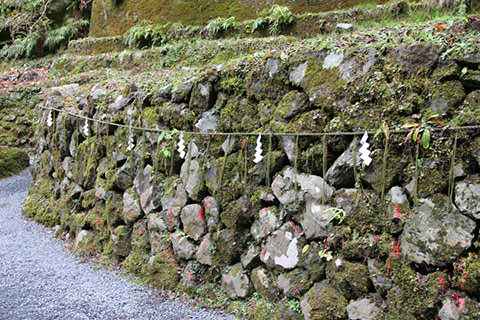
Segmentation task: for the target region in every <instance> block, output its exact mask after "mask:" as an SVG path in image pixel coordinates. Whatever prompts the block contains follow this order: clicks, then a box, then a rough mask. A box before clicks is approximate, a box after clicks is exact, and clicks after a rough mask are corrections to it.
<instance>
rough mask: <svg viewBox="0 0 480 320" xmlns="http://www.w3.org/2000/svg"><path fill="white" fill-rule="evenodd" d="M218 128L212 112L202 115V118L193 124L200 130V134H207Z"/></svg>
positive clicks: (215, 117)
mask: <svg viewBox="0 0 480 320" xmlns="http://www.w3.org/2000/svg"><path fill="white" fill-rule="evenodd" d="M217 126H218V117H217V116H216V115H215V114H214V111H207V112H204V113H202V117H201V118H200V120H198V122H197V123H196V124H195V127H196V128H198V130H200V132H208V131H213V132H215V130H216V129H217Z"/></svg>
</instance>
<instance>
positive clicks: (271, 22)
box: [251, 5, 295, 34]
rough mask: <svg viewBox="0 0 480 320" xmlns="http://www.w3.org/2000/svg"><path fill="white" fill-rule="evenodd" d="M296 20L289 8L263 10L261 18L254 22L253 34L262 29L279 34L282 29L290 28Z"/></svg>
mask: <svg viewBox="0 0 480 320" xmlns="http://www.w3.org/2000/svg"><path fill="white" fill-rule="evenodd" d="M294 20H295V16H294V14H293V13H292V12H291V11H290V9H289V8H288V7H284V6H279V5H274V6H273V7H272V8H270V9H265V10H263V11H262V12H261V13H260V15H259V17H258V18H257V19H255V20H253V21H252V29H251V32H252V33H253V32H255V31H256V30H257V29H259V28H261V27H268V32H269V33H270V34H278V33H279V31H280V29H281V28H282V27H285V26H288V25H289V24H291V23H292V22H293V21H294Z"/></svg>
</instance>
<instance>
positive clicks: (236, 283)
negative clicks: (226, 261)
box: [222, 263, 250, 299]
mask: <svg viewBox="0 0 480 320" xmlns="http://www.w3.org/2000/svg"><path fill="white" fill-rule="evenodd" d="M222 282H223V284H224V286H225V290H226V291H227V294H228V295H229V297H230V298H232V299H234V298H245V297H246V296H247V295H248V293H249V291H250V280H249V279H248V276H247V274H246V273H245V272H244V270H243V268H242V264H241V263H237V264H236V265H233V266H232V267H231V268H230V270H229V271H228V272H226V273H224V274H223V275H222Z"/></svg>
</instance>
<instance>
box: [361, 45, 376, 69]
mask: <svg viewBox="0 0 480 320" xmlns="http://www.w3.org/2000/svg"><path fill="white" fill-rule="evenodd" d="M375 60H376V59H375V50H374V49H370V50H369V51H368V58H367V61H365V64H364V65H363V69H362V72H363V74H365V73H367V72H368V71H370V68H371V67H372V66H374V65H375Z"/></svg>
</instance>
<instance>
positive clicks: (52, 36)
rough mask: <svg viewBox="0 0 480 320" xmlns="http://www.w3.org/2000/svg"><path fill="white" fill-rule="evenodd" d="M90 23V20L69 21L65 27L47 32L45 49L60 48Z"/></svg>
mask: <svg viewBox="0 0 480 320" xmlns="http://www.w3.org/2000/svg"><path fill="white" fill-rule="evenodd" d="M88 23H89V22H88V20H76V19H69V20H67V22H66V23H65V24H64V25H63V26H61V27H59V28H57V29H53V30H50V31H48V32H47V35H46V38H45V43H44V45H45V47H47V48H48V49H50V50H53V49H57V48H59V47H60V46H61V45H62V44H63V43H67V42H68V41H69V40H71V39H73V38H74V37H75V36H76V35H77V34H78V33H79V32H81V31H82V30H83V29H85V28H86V27H87V26H88Z"/></svg>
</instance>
